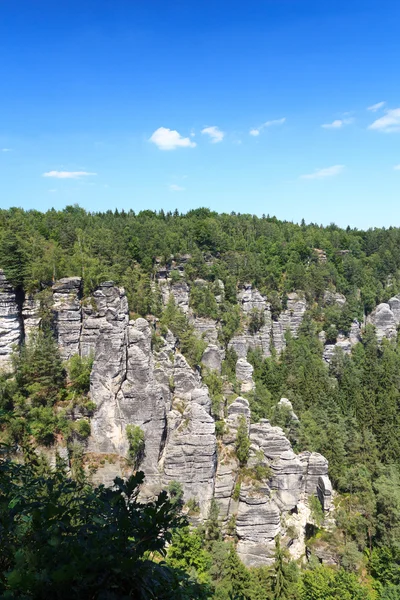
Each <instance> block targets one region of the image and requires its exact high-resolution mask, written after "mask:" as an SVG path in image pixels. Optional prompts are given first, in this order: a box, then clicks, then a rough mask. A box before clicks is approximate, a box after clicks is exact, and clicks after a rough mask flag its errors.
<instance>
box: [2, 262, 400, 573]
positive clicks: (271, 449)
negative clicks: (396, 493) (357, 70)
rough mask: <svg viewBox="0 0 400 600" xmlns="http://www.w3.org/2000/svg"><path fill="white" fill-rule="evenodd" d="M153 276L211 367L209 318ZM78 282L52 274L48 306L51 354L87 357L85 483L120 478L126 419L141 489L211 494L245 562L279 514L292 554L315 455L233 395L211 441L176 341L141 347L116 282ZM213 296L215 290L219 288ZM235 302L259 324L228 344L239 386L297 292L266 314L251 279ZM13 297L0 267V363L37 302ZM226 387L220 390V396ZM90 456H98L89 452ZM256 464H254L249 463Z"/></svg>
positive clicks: (324, 470)
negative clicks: (297, 449) (252, 354)
mask: <svg viewBox="0 0 400 600" xmlns="http://www.w3.org/2000/svg"><path fill="white" fill-rule="evenodd" d="M166 275H168V272H166ZM160 279H161V281H160V289H161V293H162V295H163V301H164V303H166V302H167V301H168V298H169V296H170V294H173V296H174V298H175V301H176V303H177V305H178V306H179V307H180V308H181V309H182V310H183V311H184V312H185V313H186V314H187V315H188V317H189V319H190V321H191V323H192V324H193V325H194V327H195V330H196V331H197V334H198V335H199V337H202V338H203V339H206V340H207V342H208V346H207V348H206V350H205V352H204V355H203V361H202V362H203V363H204V365H205V366H207V368H208V369H211V370H215V371H217V372H220V370H221V362H222V359H223V356H224V353H223V350H222V349H221V347H220V346H219V345H218V338H217V335H218V327H219V324H218V323H217V322H215V321H213V320H212V319H204V318H201V319H200V318H196V319H195V318H194V317H193V316H192V314H191V310H190V309H189V288H188V285H187V284H186V283H185V281H184V280H183V279H182V281H179V282H178V283H171V281H170V280H169V279H168V278H165V279H164V278H163V277H162V273H161V271H160ZM81 285H82V282H81V280H80V278H65V279H62V280H60V281H58V282H56V283H55V284H54V286H53V299H54V307H53V308H54V317H55V319H54V321H55V332H56V335H57V339H58V343H59V347H60V351H61V354H62V357H63V358H64V359H68V358H70V357H71V356H72V355H73V354H75V353H80V355H81V356H88V355H90V354H93V356H94V364H93V369H92V374H91V390H90V393H91V399H92V401H93V402H94V403H95V404H96V406H97V409H96V410H95V412H94V415H93V417H92V419H91V428H92V433H91V436H90V438H89V440H88V442H87V447H86V451H87V457H88V460H89V458H90V457H93V460H94V461H97V462H98V463H99V465H100V466H99V468H98V471H97V473H96V475H95V478H97V479H96V482H97V483H100V482H103V483H105V484H107V485H110V484H111V482H112V479H113V478H114V476H116V475H122V476H125V475H127V474H128V473H129V471H130V470H132V466H130V465H129V463H127V461H126V460H125V459H126V458H127V456H128V451H129V442H128V438H127V435H126V428H127V425H138V426H139V427H140V428H141V429H142V430H143V432H144V437H145V449H144V456H143V459H142V462H141V464H140V468H141V469H142V470H143V471H144V472H145V475H146V480H145V481H146V486H145V488H144V490H143V491H142V495H143V497H144V498H146V497H152V496H153V495H154V494H155V493H157V492H158V491H159V490H160V489H161V488H162V487H168V485H169V483H170V482H171V481H177V482H179V483H180V484H181V485H182V489H183V493H184V501H185V502H187V501H188V500H189V499H191V498H193V499H195V500H196V502H198V503H199V506H200V515H199V518H200V519H205V518H206V517H207V514H208V510H209V506H210V501H211V498H212V497H213V496H214V497H215V499H216V500H217V502H218V504H219V506H220V518H221V520H222V521H224V523H225V525H227V524H228V523H229V524H230V527H232V523H233V522H234V519H233V518H235V519H236V533H237V536H238V540H239V542H238V552H239V556H240V557H241V558H242V560H243V562H245V564H247V565H249V566H256V565H268V564H270V563H271V562H272V561H273V553H274V547H275V546H274V538H275V536H276V535H278V534H279V533H280V532H281V534H282V535H284V536H285V535H286V532H287V530H288V524H289V523H290V524H291V525H292V528H295V529H296V531H297V532H298V535H297V536H296V538H295V539H296V541H293V543H292V545H291V550H290V551H291V552H292V555H293V556H295V555H296V556H297V557H299V556H301V555H302V554H304V552H305V545H304V529H305V525H306V523H307V522H308V519H309V509H308V505H307V500H308V497H309V496H310V495H315V496H317V497H318V498H319V499H320V501H321V504H322V506H323V507H324V510H325V512H326V513H327V514H328V513H329V511H330V509H331V505H332V493H333V492H332V488H331V484H330V481H329V478H328V463H327V461H326V459H325V458H324V457H323V456H321V455H319V454H316V453H309V452H304V453H301V454H299V455H296V454H295V453H294V452H293V449H292V447H291V444H290V442H289V440H288V439H287V437H286V436H285V433H284V431H283V430H282V429H281V428H279V427H273V426H272V425H271V424H270V423H269V422H268V421H267V420H261V422H260V423H257V424H251V425H250V421H251V414H250V407H249V402H248V400H247V399H246V398H244V397H241V396H239V397H237V398H236V399H235V400H234V401H233V402H231V403H230V404H229V406H228V407H227V409H226V410H227V413H226V414H227V416H226V418H225V423H224V432H223V433H222V435H221V437H220V439H219V441H218V451H217V438H216V435H215V422H214V419H213V418H212V417H211V415H210V411H211V398H210V394H209V391H208V388H207V386H206V385H204V383H203V380H202V377H201V373H200V369H199V370H196V369H193V368H191V367H190V365H189V364H188V362H187V360H186V359H185V357H184V356H183V355H182V354H180V353H179V352H178V351H177V347H178V344H177V340H176V339H175V337H174V336H173V334H172V333H171V332H167V333H166V334H165V336H164V337H162V338H161V339H160V340H159V342H158V343H157V350H155V349H152V332H153V325H151V324H150V323H149V322H148V321H147V320H145V319H142V318H139V319H136V320H131V321H129V313H128V303H127V299H126V296H125V292H124V290H123V289H122V288H118V287H116V286H115V285H114V284H113V283H112V282H105V283H103V284H102V285H101V286H99V288H98V289H97V290H96V291H95V292H94V294H93V297H92V298H90V299H86V300H85V301H82V300H81ZM199 285H202V283H201V282H200V283H199ZM219 295H220V300H221V299H222V298H223V286H220V294H219ZM397 300H398V299H397V297H395V298H394V299H391V301H390V302H392V303H391V304H390V302H389V304H388V305H387V306H389V310H390V311H391V314H392V315H393V320H394V321H395V320H396V319H397V318H398V317H397V316H395V314H396V315H400V300H399V307H398V306H397V304H396V302H397ZM238 301H239V303H240V306H241V308H242V311H243V313H244V315H245V316H246V318H245V319H244V321H245V322H247V323H248V322H249V319H250V318H251V316H252V313H253V311H257V313H258V314H259V315H263V318H264V325H262V327H261V329H260V330H259V331H258V332H257V333H256V334H250V332H249V331H245V332H244V333H243V334H242V335H241V336H237V337H236V339H235V338H234V340H232V347H235V348H238V349H239V350H240V351H239V352H238V354H239V360H238V361H237V365H236V377H237V380H238V382H240V384H241V390H242V392H243V393H246V392H251V391H252V390H253V389H254V381H253V376H252V375H253V367H252V365H251V364H250V363H249V362H247V360H246V356H247V351H248V350H249V349H250V348H257V347H259V348H261V349H262V351H263V354H264V355H265V356H268V355H269V354H270V345H271V343H272V342H273V343H274V344H275V347H276V348H277V350H278V351H281V350H282V349H283V347H284V333H285V331H286V330H288V329H289V330H290V331H291V332H292V335H296V334H297V331H298V327H299V325H300V323H301V320H302V318H303V315H304V311H305V308H306V303H305V300H304V299H302V298H301V297H300V296H299V295H297V294H290V295H289V299H288V308H287V310H285V311H283V312H282V313H281V315H280V317H279V319H278V321H277V322H274V323H272V321H271V313H270V307H269V304H268V302H267V299H266V298H265V297H263V296H262V294H260V292H259V291H258V290H257V289H255V288H254V289H253V288H252V286H249V285H248V286H245V287H244V288H243V289H242V290H241V291H240V292H239V294H238ZM20 304H21V303H18V300H17V297H16V294H15V292H14V290H13V289H12V287H11V286H9V285H8V284H7V283H6V282H4V277H3V279H1V277H0V332H2V331H6V333H5V334H4V335H3V336H2V337H1V336H0V361H1V360H2V359H1V356H2V355H1V348H2V347H3V348H7V352H8V351H9V348H10V345H12V344H10V338H7V335H9V333H10V332H11V338H12V339H14V338H15V339H16V341H17V342H18V341H19V340H20V338H21V336H23V331H24V327H23V325H24V324H25V329H26V331H27V332H28V331H29V332H31V331H33V330H34V329H35V328H36V327H37V325H38V319H39V305H38V303H37V300H36V299H35V297H27V298H26V299H25V303H24V306H23V308H22V306H20ZM392 306H393V309H392V308H391V307H392ZM396 311H397V312H396ZM2 318H3V319H4V322H5V323H6V324H7V326H8V325H9V324H10V323H11V324H13V326H12V327H11V328H10V327H9V328H8V329H7V327H6V326H5V325H4V326H3V321H2ZM29 334H30V333H29ZM353 334H354V335H353V337H354V338H355V337H357V336H359V326H358V329H357V327H356V326H355V327H354V331H353ZM12 336H14V338H13V337H12ZM2 339H5V340H6V342H7V343H6V344H3V346H2ZM340 341H342V342H344V341H346V344H349V345H350V347H351V345H352V343H353V342H352V341H351V340H350V339H349V340H339V342H340ZM339 342H338V343H339ZM7 356H8V355H7ZM224 393H225V392H224ZM231 393H232V388H230V389H229V390H228V391H227V392H226V397H227V398H229V395H230V394H231ZM279 406H280V407H281V408H283V409H285V410H287V411H289V413H290V415H291V418H292V420H293V421H296V420H297V416H296V415H295V413H294V412H293V408H292V405H291V403H290V401H289V400H288V399H285V398H282V399H281V401H280V403H279ZM220 416H221V418H222V411H221V415H220ZM241 417H244V419H245V422H246V425H247V429H248V432H249V436H250V454H249V460H248V464H247V467H248V469H247V471H246V472H244V471H243V470H240V469H239V464H238V460H237V457H236V451H235V442H236V436H237V429H238V425H239V421H240V419H241ZM101 456H103V457H105V459H103V460H101V459H100V458H99V457H101ZM103 463H104V464H103ZM258 468H260V469H261V470H259V471H257V469H258ZM262 468H263V469H264V471H262ZM257 473H258V474H257ZM259 473H261V475H260V474H259ZM239 477H240V479H239ZM257 478H258V479H257ZM239 486H240V493H239ZM284 539H286V538H284Z"/></svg>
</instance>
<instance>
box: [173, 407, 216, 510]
mask: <svg viewBox="0 0 400 600" xmlns="http://www.w3.org/2000/svg"><path fill="white" fill-rule="evenodd" d="M168 430H169V435H168V439H167V444H166V449H165V455H164V459H163V464H164V477H163V481H164V484H165V486H168V484H169V483H170V482H171V481H178V482H179V483H181V485H182V488H183V492H184V500H185V502H187V501H188V500H189V499H190V498H195V499H196V500H197V502H198V503H199V505H200V515H201V517H203V518H204V517H206V516H207V513H208V509H209V505H210V501H211V498H212V495H213V488H214V478H215V472H216V467H217V444H216V437H215V423H214V419H213V418H212V417H211V416H210V414H209V413H208V412H207V410H206V408H205V407H204V406H202V405H200V404H198V403H197V402H195V401H193V402H189V403H188V405H187V407H186V409H185V410H184V412H183V414H180V413H179V412H177V411H171V412H170V413H169V427H168Z"/></svg>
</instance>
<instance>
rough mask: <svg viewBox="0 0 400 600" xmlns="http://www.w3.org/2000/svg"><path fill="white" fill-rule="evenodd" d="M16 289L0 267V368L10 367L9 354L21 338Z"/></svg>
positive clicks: (21, 330) (20, 321) (21, 327)
mask: <svg viewBox="0 0 400 600" xmlns="http://www.w3.org/2000/svg"><path fill="white" fill-rule="evenodd" d="M20 312H21V311H20V306H19V303H18V297H17V293H16V290H15V289H14V288H13V287H12V285H11V284H10V283H8V281H7V279H6V276H5V275H4V272H3V271H2V270H1V269H0V370H2V369H3V370H9V369H10V368H11V360H10V359H11V354H12V352H13V349H14V347H15V346H16V345H18V344H19V343H20V342H21V340H22V338H23V326H22V320H21V316H20Z"/></svg>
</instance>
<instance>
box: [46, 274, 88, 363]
mask: <svg viewBox="0 0 400 600" xmlns="http://www.w3.org/2000/svg"><path fill="white" fill-rule="evenodd" d="M81 297H82V279H81V278H80V277H65V278H64V279H60V280H59V281H57V282H56V283H55V284H54V285H53V312H54V328H55V332H56V337H57V340H58V347H59V348H60V354H61V358H62V359H63V360H68V359H69V358H71V356H73V355H74V354H79V342H80V336H81V328H82V310H81V303H80V300H81Z"/></svg>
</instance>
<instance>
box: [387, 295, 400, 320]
mask: <svg viewBox="0 0 400 600" xmlns="http://www.w3.org/2000/svg"><path fill="white" fill-rule="evenodd" d="M389 306H390V310H391V311H392V313H393V316H394V322H395V323H396V326H397V325H399V324H400V294H398V295H397V296H393V298H390V299H389Z"/></svg>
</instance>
